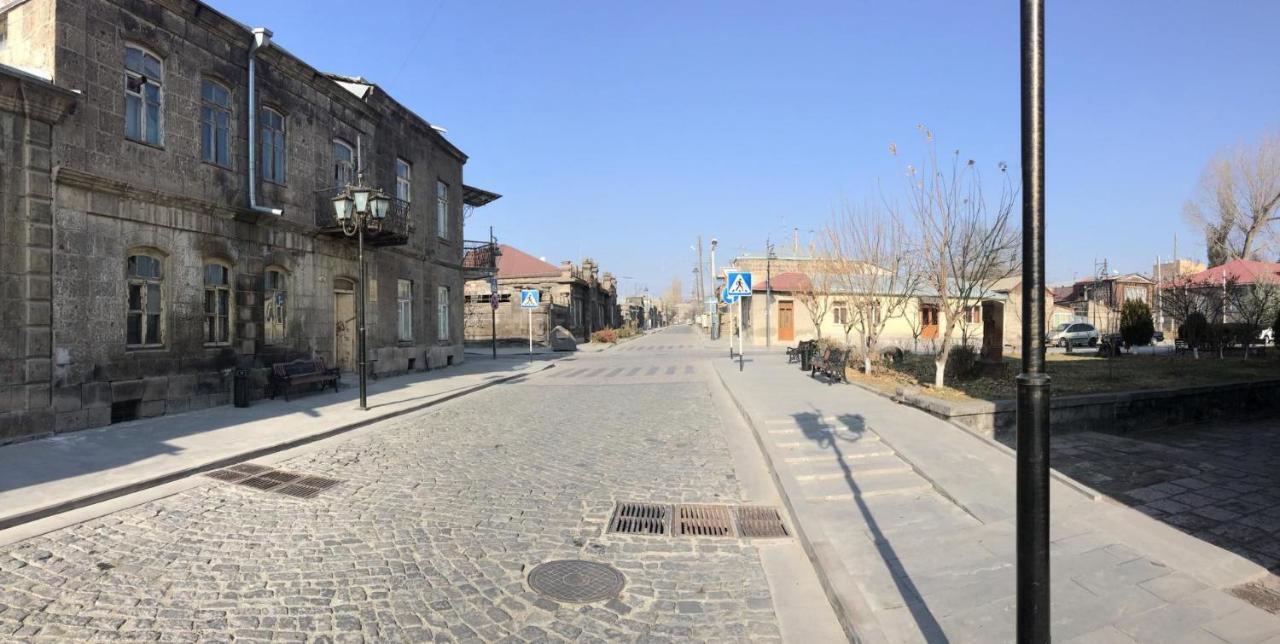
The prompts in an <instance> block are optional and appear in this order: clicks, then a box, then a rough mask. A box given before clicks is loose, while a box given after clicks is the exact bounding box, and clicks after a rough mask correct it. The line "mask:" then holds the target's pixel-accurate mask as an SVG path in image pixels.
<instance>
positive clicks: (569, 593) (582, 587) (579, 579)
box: [529, 559, 627, 604]
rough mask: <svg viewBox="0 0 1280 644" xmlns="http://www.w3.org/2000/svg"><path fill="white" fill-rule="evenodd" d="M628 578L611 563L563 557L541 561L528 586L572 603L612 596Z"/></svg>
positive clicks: (584, 602) (616, 594)
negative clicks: (545, 561) (556, 559)
mask: <svg viewBox="0 0 1280 644" xmlns="http://www.w3.org/2000/svg"><path fill="white" fill-rule="evenodd" d="M626 581H627V580H626V578H625V577H623V576H622V573H621V572H618V569H617V568H614V567H613V566H610V565H608V564H602V563H596V562H594V561H581V560H579V559H562V560H560V561H548V562H547V563H544V564H540V565H538V566H537V567H536V568H534V569H533V572H530V573H529V587H530V588H532V589H534V590H536V591H538V592H539V593H541V594H543V595H546V596H547V597H550V598H552V599H554V600H556V601H561V602H566V603H571V604H587V603H590V602H598V601H604V600H606V599H613V598H614V597H617V596H618V594H619V593H621V592H622V587H623V585H625V584H626Z"/></svg>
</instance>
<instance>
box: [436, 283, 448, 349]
mask: <svg viewBox="0 0 1280 644" xmlns="http://www.w3.org/2000/svg"><path fill="white" fill-rule="evenodd" d="M436 339H437V340H448V339H449V287H448V286H438V287H436Z"/></svg>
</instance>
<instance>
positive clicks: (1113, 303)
mask: <svg viewBox="0 0 1280 644" xmlns="http://www.w3.org/2000/svg"><path fill="white" fill-rule="evenodd" d="M1155 294H1156V283H1155V282H1153V281H1151V280H1149V279H1147V278H1146V277H1144V276H1142V275H1139V274H1138V273H1129V274H1126V275H1107V276H1103V277H1098V278H1090V279H1084V280H1079V281H1077V282H1076V283H1074V284H1072V285H1071V289H1070V290H1069V291H1065V292H1064V293H1063V294H1060V295H1059V296H1058V298H1057V299H1056V301H1055V302H1054V304H1055V305H1057V306H1063V307H1068V308H1070V309H1071V312H1072V314H1073V316H1074V319H1076V320H1084V321H1086V322H1088V323H1090V324H1092V325H1093V326H1094V327H1097V329H1098V331H1100V332H1102V333H1119V332H1120V309H1121V307H1123V306H1124V303H1125V302H1126V301H1128V300H1137V301H1139V302H1143V303H1145V304H1146V305H1147V306H1149V307H1151V308H1152V313H1153V315H1154V313H1155V307H1156V298H1155Z"/></svg>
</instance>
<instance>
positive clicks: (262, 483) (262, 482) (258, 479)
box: [236, 476, 284, 492]
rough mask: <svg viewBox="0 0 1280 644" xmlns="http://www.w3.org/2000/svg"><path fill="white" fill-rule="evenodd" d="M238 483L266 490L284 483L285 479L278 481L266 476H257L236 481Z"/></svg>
mask: <svg viewBox="0 0 1280 644" xmlns="http://www.w3.org/2000/svg"><path fill="white" fill-rule="evenodd" d="M236 485H243V486H245V487H251V488H253V489H255V490H262V491H264V492H265V491H267V490H272V489H275V488H277V487H280V486H281V485H284V481H276V480H274V479H269V478H267V477H265V476H255V477H252V478H247V479H245V480H243V481H236Z"/></svg>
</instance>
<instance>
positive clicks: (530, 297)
mask: <svg viewBox="0 0 1280 644" xmlns="http://www.w3.org/2000/svg"><path fill="white" fill-rule="evenodd" d="M541 303H542V293H539V292H538V291H537V290H536V289H530V288H526V289H521V290H520V308H522V309H536V308H538V306H539V305H540V304H541Z"/></svg>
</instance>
